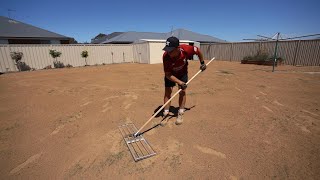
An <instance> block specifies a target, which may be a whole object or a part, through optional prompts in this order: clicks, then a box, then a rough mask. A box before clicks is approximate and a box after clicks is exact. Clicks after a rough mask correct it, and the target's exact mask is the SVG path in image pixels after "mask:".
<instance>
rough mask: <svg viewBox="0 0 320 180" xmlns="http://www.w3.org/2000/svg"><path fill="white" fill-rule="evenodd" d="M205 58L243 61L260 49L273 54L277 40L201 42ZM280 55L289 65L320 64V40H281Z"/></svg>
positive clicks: (279, 45)
mask: <svg viewBox="0 0 320 180" xmlns="http://www.w3.org/2000/svg"><path fill="white" fill-rule="evenodd" d="M200 48H201V50H202V52H203V54H204V56H205V59H211V58H212V57H216V59H217V60H224V61H241V60H242V59H243V58H244V57H245V56H254V55H255V54H256V53H257V52H258V51H259V50H262V51H265V52H267V53H268V54H269V55H271V56H273V54H274V50H275V42H239V43H217V44H201V47H200ZM277 54H278V56H280V57H282V58H283V59H284V64H287V65H302V66H320V40H301V41H279V44H278V53H277Z"/></svg>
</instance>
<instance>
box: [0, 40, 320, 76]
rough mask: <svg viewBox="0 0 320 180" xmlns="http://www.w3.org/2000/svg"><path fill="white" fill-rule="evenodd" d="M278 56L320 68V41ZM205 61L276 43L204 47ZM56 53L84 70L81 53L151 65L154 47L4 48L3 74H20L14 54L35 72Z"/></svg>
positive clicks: (237, 57)
mask: <svg viewBox="0 0 320 180" xmlns="http://www.w3.org/2000/svg"><path fill="white" fill-rule="evenodd" d="M278 47H279V48H278V55H279V56H280V57H282V58H283V59H285V61H284V64H287V65H303V66H319V65H320V40H301V41H280V42H279V46H278ZM200 48H201V50H202V52H203V54H204V56H205V59H211V58H212V57H216V59H217V60H224V61H241V60H242V59H243V57H245V56H249V55H250V56H253V55H255V54H256V53H257V52H258V51H259V50H263V51H265V52H267V53H268V54H270V55H273V53H274V48H275V42H241V43H217V44H201V46H200ZM50 49H54V50H57V51H60V52H61V53H62V54H61V56H60V57H58V58H57V60H58V61H61V62H62V63H64V65H67V64H71V65H72V66H74V67H76V66H84V65H85V59H84V58H82V57H81V52H82V51H84V50H87V51H88V52H89V57H88V58H87V63H88V64H89V65H95V64H103V63H105V64H113V63H127V62H138V63H150V62H149V59H148V57H150V52H152V51H150V47H149V44H148V43H139V44H119V45H114V44H112V45H104V44H101V45H100V44H86V45H84V44H72V45H50V44H49V45H0V71H1V72H7V71H17V70H18V69H17V67H16V66H15V64H14V61H13V60H12V59H11V56H10V52H22V53H23V58H22V61H23V62H26V64H28V65H29V66H30V67H31V68H35V69H43V68H44V67H46V66H48V65H51V66H52V67H53V58H52V57H51V56H50V54H49V50H50Z"/></svg>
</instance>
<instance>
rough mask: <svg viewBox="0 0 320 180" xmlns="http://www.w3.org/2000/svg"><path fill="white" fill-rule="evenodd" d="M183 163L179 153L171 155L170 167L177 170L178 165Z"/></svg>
mask: <svg viewBox="0 0 320 180" xmlns="http://www.w3.org/2000/svg"><path fill="white" fill-rule="evenodd" d="M180 164H181V159H180V156H179V155H173V156H172V157H171V161H170V167H171V168H172V169H173V170H176V169H177V167H178V166H179V165H180Z"/></svg>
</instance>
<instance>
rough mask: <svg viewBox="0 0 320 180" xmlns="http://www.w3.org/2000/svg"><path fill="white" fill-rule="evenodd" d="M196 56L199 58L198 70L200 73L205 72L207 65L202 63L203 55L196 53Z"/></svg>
mask: <svg viewBox="0 0 320 180" xmlns="http://www.w3.org/2000/svg"><path fill="white" fill-rule="evenodd" d="M198 56H199V60H200V69H201V70H202V71H204V70H206V69H207V65H206V64H205V63H204V60H203V54H202V52H201V51H199V52H198Z"/></svg>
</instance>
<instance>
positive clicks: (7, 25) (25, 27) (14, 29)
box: [0, 16, 76, 44]
mask: <svg viewBox="0 0 320 180" xmlns="http://www.w3.org/2000/svg"><path fill="white" fill-rule="evenodd" d="M0 27H1V28H0V44H71V43H75V42H76V41H75V40H74V39H73V38H71V37H67V36H64V35H61V34H57V33H54V32H51V31H48V30H45V29H42V28H39V27H35V26H32V25H30V24H26V23H23V22H20V21H17V20H14V19H10V18H7V17H4V16H0Z"/></svg>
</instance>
